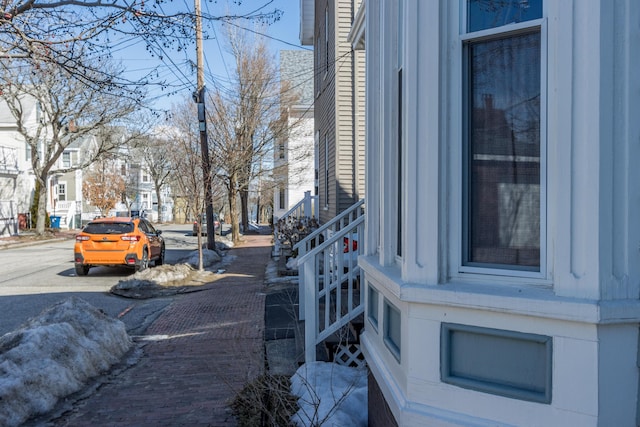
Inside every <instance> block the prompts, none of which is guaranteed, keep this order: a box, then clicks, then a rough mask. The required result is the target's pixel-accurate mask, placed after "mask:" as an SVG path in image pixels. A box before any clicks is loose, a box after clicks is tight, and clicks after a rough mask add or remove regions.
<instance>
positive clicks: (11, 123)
mask: <svg viewBox="0 0 640 427" xmlns="http://www.w3.org/2000/svg"><path fill="white" fill-rule="evenodd" d="M24 106H25V111H29V114H27V115H26V116H27V117H28V119H27V120H26V121H25V123H24V125H25V126H26V127H34V126H35V123H36V120H38V108H37V104H36V102H35V100H29V99H27V100H25V102H24ZM29 154H30V153H29V150H28V148H27V144H26V143H25V141H24V139H23V138H22V136H21V135H20V133H19V132H18V126H17V124H16V120H15V118H14V117H13V115H12V114H11V112H10V111H9V108H8V107H7V105H6V104H5V103H4V102H1V101H0V236H6V235H12V234H17V233H18V231H19V229H20V227H23V228H24V227H27V226H28V224H27V221H28V216H29V208H30V206H31V200H32V195H33V188H34V177H33V174H32V173H31V161H30V158H29ZM20 221H22V223H21V224H20Z"/></svg>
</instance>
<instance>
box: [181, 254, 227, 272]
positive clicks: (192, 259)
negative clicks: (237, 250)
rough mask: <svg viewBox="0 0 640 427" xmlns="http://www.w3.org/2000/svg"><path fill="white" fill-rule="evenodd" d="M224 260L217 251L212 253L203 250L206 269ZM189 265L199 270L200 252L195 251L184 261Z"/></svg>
mask: <svg viewBox="0 0 640 427" xmlns="http://www.w3.org/2000/svg"><path fill="white" fill-rule="evenodd" d="M221 259H222V258H221V257H220V255H218V253H217V252H216V251H212V250H211V249H202V265H203V266H204V268H207V267H210V266H212V265H213V264H215V263H216V262H220V260H221ZM184 262H186V263H187V264H189V265H191V266H193V267H194V268H198V265H199V263H200V261H199V255H198V251H193V252H191V254H190V255H189V257H188V258H186V259H185V260H184Z"/></svg>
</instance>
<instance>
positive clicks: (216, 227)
mask: <svg viewBox="0 0 640 427" xmlns="http://www.w3.org/2000/svg"><path fill="white" fill-rule="evenodd" d="M201 217H202V232H201V234H202V235H205V236H206V235H207V215H206V214H202V215H201ZM213 227H214V231H215V232H216V234H220V230H221V227H220V219H219V218H218V215H217V214H213ZM192 235H193V236H197V235H198V220H195V221H193V234H192Z"/></svg>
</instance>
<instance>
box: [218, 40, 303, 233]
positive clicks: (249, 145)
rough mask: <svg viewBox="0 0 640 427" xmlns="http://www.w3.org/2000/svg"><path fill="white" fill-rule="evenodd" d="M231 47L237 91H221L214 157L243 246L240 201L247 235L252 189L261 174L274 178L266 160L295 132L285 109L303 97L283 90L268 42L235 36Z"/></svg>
mask: <svg viewBox="0 0 640 427" xmlns="http://www.w3.org/2000/svg"><path fill="white" fill-rule="evenodd" d="M228 41H229V45H230V50H231V53H232V54H233V56H234V58H235V63H236V69H235V74H234V78H233V87H232V88H230V89H228V90H226V91H225V92H222V91H221V90H219V89H217V88H216V90H215V91H214V92H213V94H212V95H211V100H210V105H212V108H210V109H209V110H208V114H209V117H208V119H209V120H210V121H211V126H210V127H209V129H212V130H211V133H210V138H211V140H212V143H213V147H214V149H213V153H212V155H213V156H215V157H216V158H217V160H218V164H219V165H220V167H219V169H218V175H219V176H220V177H221V178H222V180H223V182H224V184H225V186H226V188H227V195H228V198H229V210H230V216H231V230H232V237H233V240H234V241H238V240H239V235H240V230H239V221H238V217H239V212H238V209H237V204H238V200H237V198H238V196H239V198H240V204H241V216H242V223H243V226H244V229H245V230H246V229H247V227H248V225H249V210H248V201H249V189H250V183H251V182H252V180H253V179H254V178H255V177H256V176H258V175H259V174H269V173H270V172H271V168H269V167H265V162H264V160H265V159H267V158H269V159H270V157H271V155H272V150H273V145H274V141H276V140H277V139H278V138H280V137H282V136H283V135H287V134H288V132H289V129H290V123H289V122H288V120H287V117H286V114H283V106H284V105H291V104H293V103H295V100H296V99H298V98H299V95H298V94H297V93H296V92H295V91H292V90H288V86H287V85H286V84H285V85H284V86H283V85H282V84H281V83H282V82H281V81H280V79H279V77H278V73H277V69H276V66H275V60H274V58H273V56H272V55H270V54H269V52H268V50H267V46H266V44H265V43H264V41H263V40H262V39H259V40H257V39H250V38H249V36H248V35H247V34H246V33H240V32H237V31H229V32H228ZM283 89H284V90H283ZM226 94H232V95H230V96H226Z"/></svg>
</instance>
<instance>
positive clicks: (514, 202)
mask: <svg viewBox="0 0 640 427" xmlns="http://www.w3.org/2000/svg"><path fill="white" fill-rule="evenodd" d="M468 53H469V60H468V76H469V91H470V93H469V95H468V96H469V98H468V103H469V104H470V105H469V110H468V111H469V119H468V122H467V125H468V127H469V137H468V138H469V146H468V147H467V150H466V156H467V161H468V168H469V171H468V173H467V185H466V192H467V194H466V205H467V206H466V207H467V209H468V216H467V223H466V227H467V230H466V235H467V239H468V240H467V245H466V247H467V251H466V252H467V253H466V257H465V258H466V259H465V261H466V263H483V264H500V265H510V266H520V267H524V268H526V269H530V270H536V271H537V270H539V267H540V33H538V32H536V33H532V34H524V35H518V36H514V37H509V38H504V39H500V40H491V41H483V42H476V43H470V44H469V45H468Z"/></svg>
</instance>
